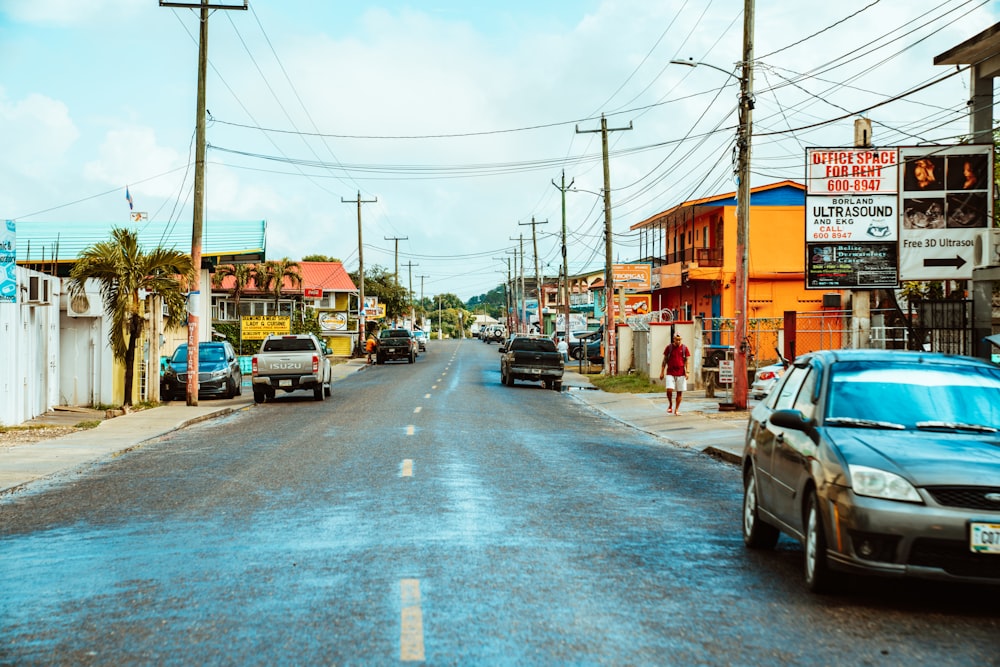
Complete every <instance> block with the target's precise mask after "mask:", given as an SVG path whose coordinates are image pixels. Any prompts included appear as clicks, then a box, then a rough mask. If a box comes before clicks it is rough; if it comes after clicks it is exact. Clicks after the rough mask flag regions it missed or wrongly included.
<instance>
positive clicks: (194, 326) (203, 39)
mask: <svg viewBox="0 0 1000 667" xmlns="http://www.w3.org/2000/svg"><path fill="white" fill-rule="evenodd" d="M160 7H182V8H184V9H200V10H201V15H200V22H199V25H200V30H199V32H198V100H197V107H198V108H197V110H196V112H195V114H196V115H195V158H194V215H193V219H192V221H191V265H192V266H193V267H194V272H195V273H194V275H195V281H196V287H197V289H194V290H192V291H191V292H190V293H189V295H188V337H187V387H186V391H187V404H188V405H192V406H194V405H198V342H199V340H198V339H199V338H200V335H199V333H198V320H199V319H200V312H201V234H202V226H203V225H204V219H205V143H206V142H205V115H206V111H205V76H206V74H207V72H208V10H209V9H244V10H245V9H246V8H247V3H246V1H244V2H243V6H242V7H239V6H236V5H217V4H210V3H209V2H208V0H201V2H166V1H165V0H160Z"/></svg>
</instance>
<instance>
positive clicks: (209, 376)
mask: <svg viewBox="0 0 1000 667" xmlns="http://www.w3.org/2000/svg"><path fill="white" fill-rule="evenodd" d="M187 356H188V346H187V343H184V344H182V345H179V346H178V347H177V349H176V350H174V354H173V356H171V357H170V361H168V362H167V366H166V368H164V369H163V376H162V377H161V378H160V398H161V399H162V400H164V401H176V400H179V399H181V398H186V397H187ZM242 393H243V374H242V373H241V372H240V360H239V359H238V358H237V357H236V351H235V350H234V349H233V346H232V345H230V344H229V342H228V341H221V342H212V343H209V342H205V343H198V397H199V398H207V397H210V396H221V397H222V398H233V397H234V396H239V395H240V394H242Z"/></svg>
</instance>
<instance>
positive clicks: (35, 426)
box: [0, 424, 52, 433]
mask: <svg viewBox="0 0 1000 667" xmlns="http://www.w3.org/2000/svg"><path fill="white" fill-rule="evenodd" d="M43 428H52V426H51V425H50V424H20V425H18V426H3V425H0V433H6V432H7V431H37V430H39V429H43Z"/></svg>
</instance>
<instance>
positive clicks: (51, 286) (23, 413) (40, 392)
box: [0, 267, 60, 426]
mask: <svg viewBox="0 0 1000 667" xmlns="http://www.w3.org/2000/svg"><path fill="white" fill-rule="evenodd" d="M16 272H17V283H18V303H2V304H0V340H2V341H3V344H2V345H0V423H2V424H5V425H8V426H13V425H16V424H21V423H23V422H25V421H27V420H29V419H32V418H33V417H37V416H38V415H40V414H43V413H44V412H46V411H48V410H49V409H50V408H51V407H52V406H53V405H55V403H56V401H57V400H58V390H59V379H58V373H59V357H60V354H59V344H58V340H59V282H58V280H55V279H51V278H50V277H49V276H47V275H45V274H42V273H38V272H37V271H31V270H29V269H24V268H21V267H17V269H16ZM32 277H34V278H36V279H38V280H43V281H48V292H49V294H48V300H47V301H35V302H29V301H28V299H27V297H28V294H27V287H26V286H27V285H28V281H29V279H30V278H32Z"/></svg>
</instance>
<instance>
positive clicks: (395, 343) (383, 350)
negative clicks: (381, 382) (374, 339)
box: [375, 329, 418, 365]
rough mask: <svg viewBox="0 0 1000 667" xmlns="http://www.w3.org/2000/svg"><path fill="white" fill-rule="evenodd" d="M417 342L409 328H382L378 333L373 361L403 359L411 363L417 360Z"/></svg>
mask: <svg viewBox="0 0 1000 667" xmlns="http://www.w3.org/2000/svg"><path fill="white" fill-rule="evenodd" d="M417 349H418V343H417V341H416V339H414V338H413V332H412V331H410V330H409V329H383V330H382V331H380V332H379V335H378V347H376V348H375V363H377V364H380V365H381V364H384V363H385V362H387V361H394V360H399V359H405V360H406V361H408V362H410V363H411V364H412V363H413V362H414V361H416V360H417Z"/></svg>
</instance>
